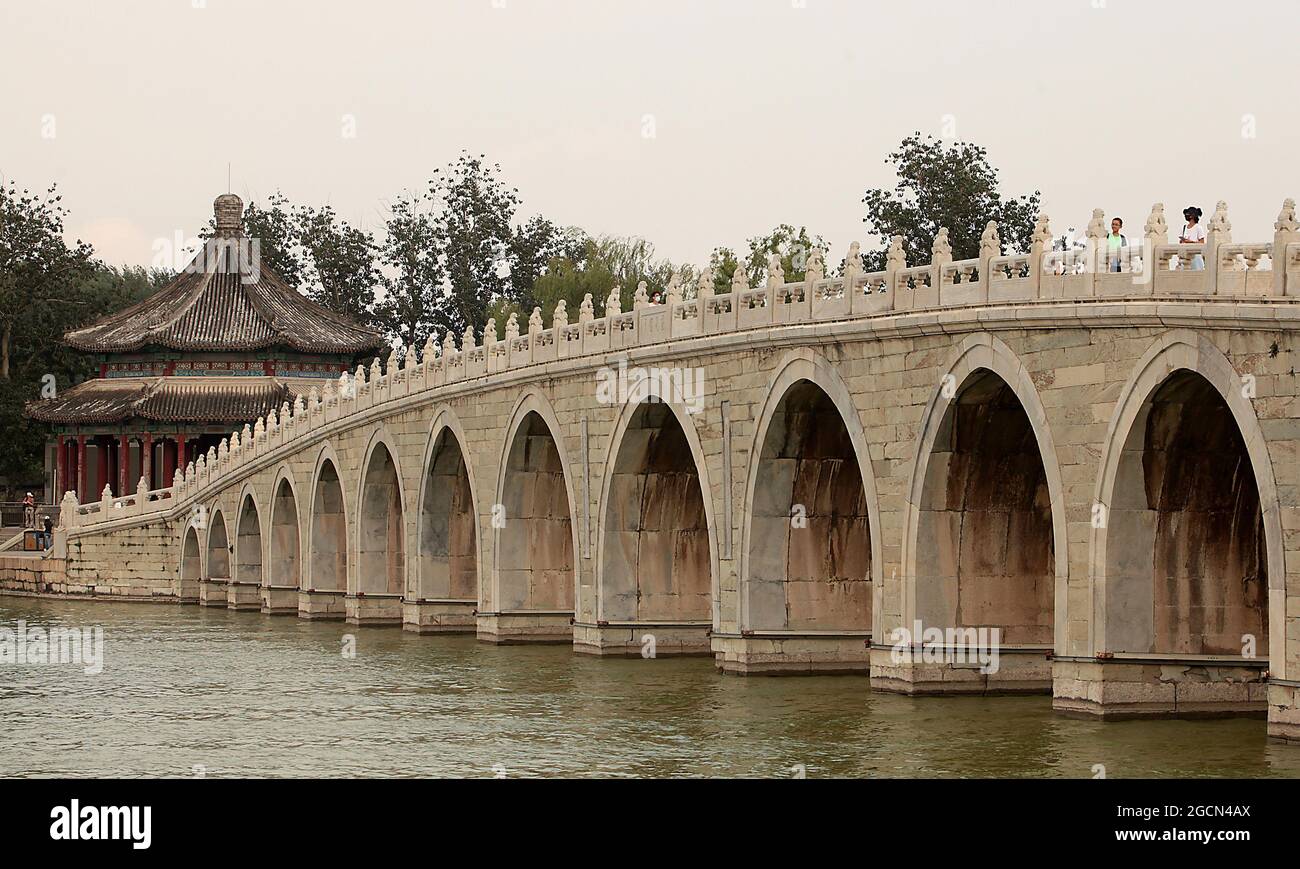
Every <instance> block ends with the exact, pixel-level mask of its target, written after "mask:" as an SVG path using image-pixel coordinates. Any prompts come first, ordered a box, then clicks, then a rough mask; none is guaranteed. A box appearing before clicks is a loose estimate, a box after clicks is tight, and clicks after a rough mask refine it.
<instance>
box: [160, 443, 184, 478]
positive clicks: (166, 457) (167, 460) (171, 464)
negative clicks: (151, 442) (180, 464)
mask: <svg viewBox="0 0 1300 869" xmlns="http://www.w3.org/2000/svg"><path fill="white" fill-rule="evenodd" d="M178 444H179V441H178V439H177V438H174V437H172V438H167V439H166V440H164V441H163V455H162V458H163V477H162V485H161V486H159V487H158V488H160V489H166V488H168V487H169V486H171V484H172V480H173V478H175V476H176V451H177V449H178Z"/></svg>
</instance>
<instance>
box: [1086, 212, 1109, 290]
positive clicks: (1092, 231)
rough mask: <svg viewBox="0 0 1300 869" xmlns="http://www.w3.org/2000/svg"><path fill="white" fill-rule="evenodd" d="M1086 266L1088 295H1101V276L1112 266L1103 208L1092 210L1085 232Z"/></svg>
mask: <svg viewBox="0 0 1300 869" xmlns="http://www.w3.org/2000/svg"><path fill="white" fill-rule="evenodd" d="M1084 238H1085V241H1084V244H1085V245H1086V246H1085V248H1084V251H1083V256H1084V266H1085V269H1086V272H1087V275H1088V287H1089V289H1088V295H1089V296H1094V297H1095V296H1098V295H1101V293H1100V291H1099V287H1100V286H1101V276H1102V275H1104V274H1105V273H1106V271H1107V270H1108V269H1109V268H1110V260H1109V259H1108V258H1107V257H1108V251H1107V244H1108V243H1107V241H1106V212H1105V210H1103V209H1101V208H1094V209H1093V210H1092V217H1091V218H1090V219H1089V220H1088V229H1087V231H1086V232H1085V233H1084Z"/></svg>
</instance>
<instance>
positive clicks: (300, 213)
mask: <svg viewBox="0 0 1300 869" xmlns="http://www.w3.org/2000/svg"><path fill="white" fill-rule="evenodd" d="M292 226H293V231H294V235H295V240H296V242H297V247H298V249H299V250H300V251H301V253H300V261H301V263H302V270H301V278H302V282H303V285H304V286H305V287H306V291H307V295H308V296H310V297H311V298H313V299H315V300H316V301H317V302H319V303H320V304H322V305H324V306H325V307H327V308H329V309H330V310H331V311H335V312H337V313H340V314H344V315H346V316H348V317H351V318H352V319H354V320H357V321H358V322H361V323H373V322H374V319H375V310H374V308H375V287H376V285H378V284H379V283H380V275H379V271H378V269H377V267H376V257H377V255H378V251H379V247H378V245H377V244H376V243H375V238H374V236H373V235H372V234H371V233H369V232H365V231H364V230H361V229H358V228H357V227H355V226H352V225H351V224H349V223H348V222H347V221H346V220H343V219H341V218H339V216H338V215H337V214H335V213H334V209H333V207H331V206H329V205H324V206H321V207H320V208H310V207H306V206H299V207H298V208H295V209H294V212H293V224H292Z"/></svg>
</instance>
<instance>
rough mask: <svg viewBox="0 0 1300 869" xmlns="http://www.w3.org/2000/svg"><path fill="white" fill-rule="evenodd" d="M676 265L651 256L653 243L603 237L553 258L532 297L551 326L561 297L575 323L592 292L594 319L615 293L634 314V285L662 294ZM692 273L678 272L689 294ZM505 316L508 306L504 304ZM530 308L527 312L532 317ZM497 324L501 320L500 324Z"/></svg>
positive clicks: (687, 270) (651, 292)
mask: <svg viewBox="0 0 1300 869" xmlns="http://www.w3.org/2000/svg"><path fill="white" fill-rule="evenodd" d="M673 270H674V266H673V264H672V263H671V262H669V261H668V260H666V259H661V258H659V257H657V256H655V248H654V245H653V244H651V243H650V242H648V241H646V240H645V239H643V238H636V237H634V236H633V237H622V238H620V237H616V236H601V237H600V238H595V239H587V240H586V241H585V243H584V244H583V245H582V248H581V250H580V251H571V252H570V254H569V255H566V256H562V257H556V258H554V259H552V260H551V262H550V263H549V264H548V265H547V269H546V273H545V274H543V275H542V276H541V277H539V278H538V279H537V282H536V283H535V284H534V285H533V298H534V299H535V300H536V304H537V305H538V306H540V307H541V309H542V319H543V320H544V322H545V323H546V324H547V325H548V326H549V325H550V323H551V318H552V316H553V315H554V311H555V306H556V304H557V303H558V302H559V301H560V299H563V300H564V302H565V306H566V307H567V309H568V311H569V320H570V321H571V322H572V321H576V320H577V318H578V311H579V309H580V307H581V305H582V300H583V299H584V298H585V297H586V295H587V294H588V293H590V294H591V300H592V308H593V311H594V313H595V315H596V316H598V317H599V316H603V314H604V311H605V302H606V300H607V299H608V297H609V293H610V290H612V289H613V288H614V287H618V289H619V306H620V308H621V310H624V311H630V310H632V303H633V300H634V298H635V294H636V289H637V286H638V285H639V284H640V283H641V282H642V281H645V284H646V292H647V293H648V294H649V295H651V296H653V295H654V294H655V293H664V292H666V291H667V289H668V283H669V281H670V280H671V279H672V275H673ZM691 280H692V272H691V271H690V270H689V269H686V270H684V271H683V273H682V288H683V290H684V291H685V290H687V289H688V288H689V287H690V282H691ZM502 310H503V311H506V312H507V313H508V307H505V306H503V308H502ZM531 310H532V309H531V308H530V309H529V313H531ZM498 322H500V321H499V320H498Z"/></svg>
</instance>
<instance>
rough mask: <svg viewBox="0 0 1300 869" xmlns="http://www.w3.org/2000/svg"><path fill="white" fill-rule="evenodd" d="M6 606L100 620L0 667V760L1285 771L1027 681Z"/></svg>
mask: <svg viewBox="0 0 1300 869" xmlns="http://www.w3.org/2000/svg"><path fill="white" fill-rule="evenodd" d="M19 619H23V620H25V621H26V622H27V623H28V625H29V626H31V625H40V626H43V627H54V626H60V625H63V626H69V627H73V626H75V627H92V626H100V627H102V628H103V630H104V642H105V661H104V667H103V671H102V672H100V673H98V674H95V675H88V674H86V673H84V672H83V668H82V667H81V666H79V665H74V664H61V665H36V664H0V722H3V731H4V732H3V736H2V738H0V776H192V775H196V774H204V775H207V776H210V777H217V776H257V777H263V776H471V777H492V776H494V775H504V776H506V777H511V778H513V777H528V776H642V777H660V776H762V777H781V776H784V777H794V776H796V775H798V774H799V773H800V771H802V772H804V773H805V774H806V775H807V776H808V777H809V778H812V777H822V776H869V777H894V776H900V777H933V776H964V777H979V776H1033V777H1083V778H1087V777H1092V776H1093V775H1094V766H1095V765H1096V764H1103V765H1104V766H1105V771H1106V775H1107V776H1108V777H1111V778H1121V777H1132V776H1247V777H1260V776H1289V777H1296V776H1300V747H1297V746H1285V745H1279V744H1274V743H1270V742H1269V741H1268V740H1267V738H1266V736H1265V724H1264V722H1263V721H1262V720H1237V721H1233V720H1227V721H1157V722H1118V723H1108V724H1103V723H1100V722H1091V721H1078V720H1073V719H1067V718H1062V717H1059V716H1057V715H1055V714H1053V713H1052V710H1051V700H1050V698H1048V697H990V698H958V697H951V698H934V697H930V698H918V699H910V698H905V697H899V696H895V695H889V694H873V693H872V692H871V690H870V688H869V687H868V683H867V680H866V679H865V678H862V677H816V678H738V677H734V676H723V675H721V674H719V673H717V672H716V671H715V670H714V668H713V662H712V661H711V660H709V659H706V658H699V659H684V660H672V659H661V660H641V659H635V660H599V659H592V658H587V657H583V656H578V655H574V654H573V653H572V652H571V651H569V650H568V649H567V648H565V647H561V646H553V647H533V648H530V647H519V646H510V647H493V646H488V645H484V644H480V643H477V642H475V640H474V639H473V638H472V637H428V636H425V637H420V636H416V635H413V634H408V633H405V632H403V631H401V630H398V629H395V628H356V627H353V626H350V625H344V624H343V623H340V622H331V623H321V622H307V621H301V620H299V619H295V618H285V617H274V618H273V617H270V616H262V615H257V614H249V613H233V612H228V611H225V610H210V609H200V608H198V607H179V606H165V605H158V606H154V605H145V604H111V603H90V602H75V601H57V600H39V599H31V598H13V597H0V626H5V627H9V628H13V627H14V625H15V623H16V621H17V620H19ZM349 634H350V635H352V636H354V637H355V641H356V655H355V657H353V658H347V657H345V656H344V655H343V653H342V647H343V638H344V637H345V635H349Z"/></svg>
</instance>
